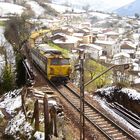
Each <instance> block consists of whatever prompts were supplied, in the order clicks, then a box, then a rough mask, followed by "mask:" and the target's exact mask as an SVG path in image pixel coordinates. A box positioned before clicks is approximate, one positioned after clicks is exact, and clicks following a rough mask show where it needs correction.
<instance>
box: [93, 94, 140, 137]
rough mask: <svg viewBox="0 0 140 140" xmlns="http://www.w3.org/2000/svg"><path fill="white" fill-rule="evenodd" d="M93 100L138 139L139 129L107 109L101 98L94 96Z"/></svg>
mask: <svg viewBox="0 0 140 140" xmlns="http://www.w3.org/2000/svg"><path fill="white" fill-rule="evenodd" d="M93 100H96V101H98V102H99V103H100V105H101V106H102V107H103V108H104V109H105V110H106V111H107V112H108V113H109V114H111V115H112V116H113V117H114V118H115V120H117V121H119V123H121V124H122V125H124V126H126V128H128V129H129V130H131V131H132V132H133V133H134V134H135V135H137V136H138V137H139V136H140V131H139V129H137V128H135V127H133V126H132V125H131V124H130V123H128V122H127V121H126V120H125V119H124V118H122V117H120V116H119V115H118V114H116V113H115V112H114V111H113V110H112V109H111V108H109V107H108V106H107V104H106V102H105V100H103V99H102V98H100V97H98V96H94V97H93Z"/></svg>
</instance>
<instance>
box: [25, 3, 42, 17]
mask: <svg viewBox="0 0 140 140" xmlns="http://www.w3.org/2000/svg"><path fill="white" fill-rule="evenodd" d="M27 4H29V5H30V6H31V8H32V10H33V11H34V13H35V15H36V17H38V16H41V15H43V14H44V12H45V9H44V8H43V7H41V6H40V5H39V4H38V3H37V2H36V1H28V2H27Z"/></svg>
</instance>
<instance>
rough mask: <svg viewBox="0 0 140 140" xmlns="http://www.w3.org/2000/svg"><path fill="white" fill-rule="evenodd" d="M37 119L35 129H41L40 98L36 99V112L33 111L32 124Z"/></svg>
mask: <svg viewBox="0 0 140 140" xmlns="http://www.w3.org/2000/svg"><path fill="white" fill-rule="evenodd" d="M34 119H35V131H38V130H39V103H38V100H36V101H35V103H34V112H33V117H32V120H31V124H32V123H33V121H34Z"/></svg>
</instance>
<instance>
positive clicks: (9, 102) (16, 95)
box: [0, 89, 21, 115]
mask: <svg viewBox="0 0 140 140" xmlns="http://www.w3.org/2000/svg"><path fill="white" fill-rule="evenodd" d="M20 92H21V89H19V90H14V91H10V92H8V93H6V94H5V95H4V100H2V101H0V108H5V109H6V112H7V113H9V114H10V115H13V114H15V109H16V108H19V107H21V95H20Z"/></svg>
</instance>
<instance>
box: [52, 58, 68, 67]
mask: <svg viewBox="0 0 140 140" xmlns="http://www.w3.org/2000/svg"><path fill="white" fill-rule="evenodd" d="M69 64H70V63H69V59H60V58H53V59H51V65H69Z"/></svg>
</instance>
